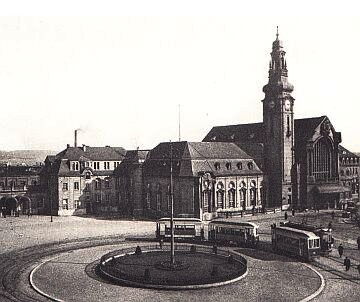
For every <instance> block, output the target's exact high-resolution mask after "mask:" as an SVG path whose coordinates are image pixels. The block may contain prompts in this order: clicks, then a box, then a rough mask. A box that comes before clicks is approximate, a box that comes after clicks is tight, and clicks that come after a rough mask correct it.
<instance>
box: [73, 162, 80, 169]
mask: <svg viewBox="0 0 360 302" xmlns="http://www.w3.org/2000/svg"><path fill="white" fill-rule="evenodd" d="M71 166H72V167H71V168H72V170H73V171H78V170H79V163H78V162H72V165H71Z"/></svg>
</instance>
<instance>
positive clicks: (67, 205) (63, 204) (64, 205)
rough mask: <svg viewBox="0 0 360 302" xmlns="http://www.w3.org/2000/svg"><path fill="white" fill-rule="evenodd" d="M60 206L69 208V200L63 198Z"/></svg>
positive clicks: (64, 208) (65, 208)
mask: <svg viewBox="0 0 360 302" xmlns="http://www.w3.org/2000/svg"><path fill="white" fill-rule="evenodd" d="M62 208H63V210H68V209H69V200H68V199H63V202H62Z"/></svg>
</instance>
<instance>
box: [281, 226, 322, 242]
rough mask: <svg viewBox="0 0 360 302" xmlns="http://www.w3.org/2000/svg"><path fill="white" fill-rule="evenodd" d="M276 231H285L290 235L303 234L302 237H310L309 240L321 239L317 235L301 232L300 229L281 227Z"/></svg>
mask: <svg viewBox="0 0 360 302" xmlns="http://www.w3.org/2000/svg"><path fill="white" fill-rule="evenodd" d="M276 229H280V230H284V231H287V232H289V233H295V234H299V235H300V234H301V235H304V236H306V237H308V238H309V239H319V238H320V237H319V236H317V235H315V234H314V233H313V232H310V231H304V230H299V229H295V228H291V227H284V226H280V227H276Z"/></svg>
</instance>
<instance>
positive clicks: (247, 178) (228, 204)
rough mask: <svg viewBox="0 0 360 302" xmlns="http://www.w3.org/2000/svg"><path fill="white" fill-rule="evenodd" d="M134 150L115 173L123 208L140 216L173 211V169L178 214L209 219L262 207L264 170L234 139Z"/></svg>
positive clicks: (167, 144)
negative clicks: (227, 141)
mask: <svg viewBox="0 0 360 302" xmlns="http://www.w3.org/2000/svg"><path fill="white" fill-rule="evenodd" d="M140 152H141V153H140ZM128 154H129V152H128V153H127V156H128ZM130 154H131V155H129V156H128V157H129V159H125V160H124V161H123V162H122V163H121V164H120V165H119V167H118V168H117V170H116V173H115V175H116V177H117V182H118V183H119V186H118V189H119V194H120V196H121V200H124V199H125V201H124V206H126V207H128V208H129V209H132V208H134V210H136V211H134V212H136V214H138V215H139V214H140V215H141V214H142V215H144V216H148V217H157V218H158V217H166V216H169V215H170V209H171V199H170V196H171V195H170V193H171V189H170V188H171V186H170V182H171V180H170V175H171V173H170V170H172V180H173V200H174V213H175V216H180V217H197V218H201V219H205V220H210V219H212V218H213V217H217V216H219V215H231V214H234V213H237V214H240V213H241V212H244V211H246V210H247V211H250V212H253V211H259V210H261V209H262V206H263V201H262V199H263V190H262V183H263V173H262V171H261V170H260V168H259V167H258V165H257V163H256V162H255V160H254V159H253V158H251V157H250V156H249V155H248V154H247V153H245V152H244V151H243V150H242V149H241V148H240V147H239V146H237V145H236V144H234V143H221V142H187V141H182V142H173V143H160V144H159V145H158V146H156V147H155V148H154V149H152V150H150V151H133V152H131V153H130ZM130 158H133V159H134V160H130ZM135 195H136V197H135ZM131 204H133V205H134V206H132V205H131Z"/></svg>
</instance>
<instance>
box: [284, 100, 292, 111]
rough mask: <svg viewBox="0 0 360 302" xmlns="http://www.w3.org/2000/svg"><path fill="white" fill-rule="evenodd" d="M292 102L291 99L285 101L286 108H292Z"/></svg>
mask: <svg viewBox="0 0 360 302" xmlns="http://www.w3.org/2000/svg"><path fill="white" fill-rule="evenodd" d="M290 107H291V104H290V101H289V100H286V101H285V110H290Z"/></svg>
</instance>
